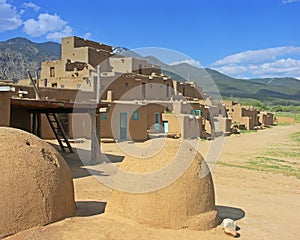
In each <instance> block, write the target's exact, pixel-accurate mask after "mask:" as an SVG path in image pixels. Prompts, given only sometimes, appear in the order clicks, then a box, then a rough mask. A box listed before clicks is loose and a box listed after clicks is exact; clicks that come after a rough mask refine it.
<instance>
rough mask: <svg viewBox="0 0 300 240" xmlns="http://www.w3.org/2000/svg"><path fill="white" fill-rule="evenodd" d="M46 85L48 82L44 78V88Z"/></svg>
mask: <svg viewBox="0 0 300 240" xmlns="http://www.w3.org/2000/svg"><path fill="white" fill-rule="evenodd" d="M47 85H48V80H47V78H45V79H44V87H47Z"/></svg>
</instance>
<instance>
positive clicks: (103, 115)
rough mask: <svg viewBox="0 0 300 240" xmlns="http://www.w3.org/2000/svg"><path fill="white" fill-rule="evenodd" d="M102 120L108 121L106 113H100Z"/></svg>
mask: <svg viewBox="0 0 300 240" xmlns="http://www.w3.org/2000/svg"><path fill="white" fill-rule="evenodd" d="M100 119H101V120H106V112H103V113H100Z"/></svg>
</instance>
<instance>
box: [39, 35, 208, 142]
mask: <svg viewBox="0 0 300 240" xmlns="http://www.w3.org/2000/svg"><path fill="white" fill-rule="evenodd" d="M99 70H100V71H99ZM39 85H40V86H43V87H47V88H65V89H66V88H68V89H79V88H80V89H81V91H87V92H88V91H94V89H98V90H97V91H99V99H101V101H102V102H104V103H107V104H110V106H111V110H109V111H108V112H107V113H105V114H102V115H105V117H104V116H102V118H101V125H102V129H101V131H100V135H101V137H104V138H111V137H114V138H116V136H117V139H124V140H126V139H127V140H129V139H130V140H134V141H141V140H146V139H147V134H148V133H153V132H154V133H158V132H164V131H165V130H164V128H163V124H164V123H163V119H162V113H163V112H165V111H166V110H172V107H173V105H172V101H174V100H180V99H188V100H193V101H200V100H203V92H202V89H201V88H200V87H199V86H197V85H196V84H195V83H193V82H184V83H182V82H177V81H175V80H173V79H171V78H170V77H168V76H165V75H164V74H162V73H161V69H160V67H159V66H156V65H153V64H150V63H148V62H147V61H145V60H143V59H137V58H134V57H124V56H120V55H116V54H114V53H113V50H112V47H111V46H108V45H105V44H101V43H96V42H93V41H88V40H85V39H82V38H78V37H67V38H63V39H62V59H61V60H56V61H50V62H44V63H43V64H42V72H41V79H40V80H39ZM98 85H99V86H98ZM130 101H131V102H130ZM121 102H122V104H121ZM136 102H139V104H141V102H142V105H143V106H141V107H140V109H139V110H138V111H140V115H139V116H143V117H145V116H147V121H146V122H145V123H143V124H142V123H141V122H142V119H143V120H145V119H144V118H141V119H139V120H134V121H135V122H134V123H135V125H137V126H140V127H139V129H140V130H139V131H137V132H138V134H139V135H137V134H134V133H133V132H132V131H131V130H130V129H131V127H130V122H131V121H133V120H132V118H131V115H132V112H133V110H132V109H134V108H136V107H135V105H136ZM167 102H169V104H168V103H167ZM154 103H156V104H154ZM120 104H121V105H120ZM115 106H118V108H115ZM119 106H123V107H124V108H125V109H124V110H122V109H120V107H119ZM116 109H118V111H116ZM125 110H126V111H125ZM113 111H114V114H116V115H117V116H119V119H118V120H116V121H115V123H116V125H114V126H112V124H111V123H110V121H109V119H112V117H113V116H112V115H111V114H112V112H113ZM146 113H147V114H146ZM135 114H136V113H135ZM189 114H190V113H189ZM205 117H208V115H207V114H206V115H203V116H202V117H201V119H202V120H201V121H200V122H201V124H199V123H198V124H197V125H198V126H199V127H200V129H201V131H205V124H203V122H204V121H203V119H204V118H205ZM65 118H66V119H68V120H66V121H69V122H70V118H69V117H65ZM104 118H106V119H104ZM79 119H80V117H79V118H78V124H80V123H79V122H80V120H79ZM124 122H125V123H126V124H127V125H126V130H123V131H125V132H126V134H123V135H122V134H121V133H120V132H121V130H120V126H119V125H120V123H124ZM107 123H109V124H107ZM139 124H140V125H139ZM69 125H71V124H69ZM83 125H85V123H83ZM114 128H116V129H119V130H118V131H119V133H116V134H112V132H113V129H114ZM69 132H70V131H69ZM121 135H122V136H121ZM200 135H201V134H200Z"/></svg>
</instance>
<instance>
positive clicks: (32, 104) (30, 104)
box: [11, 98, 109, 113]
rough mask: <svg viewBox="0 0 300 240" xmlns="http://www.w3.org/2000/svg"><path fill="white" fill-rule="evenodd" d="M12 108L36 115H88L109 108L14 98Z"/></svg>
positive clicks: (105, 105) (105, 106)
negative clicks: (25, 110)
mask: <svg viewBox="0 0 300 240" xmlns="http://www.w3.org/2000/svg"><path fill="white" fill-rule="evenodd" d="M11 106H12V107H20V108H25V109H27V110H28V111H29V112H35V113H73V112H74V113H88V112H93V111H95V112H99V109H100V108H107V107H108V106H109V104H107V103H98V104H96V103H89V102H84V103H74V102H62V101H55V100H35V99H29V98H12V99H11Z"/></svg>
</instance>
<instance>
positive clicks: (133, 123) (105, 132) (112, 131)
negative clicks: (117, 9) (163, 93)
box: [100, 103, 148, 141]
mask: <svg viewBox="0 0 300 240" xmlns="http://www.w3.org/2000/svg"><path fill="white" fill-rule="evenodd" d="M134 111H138V119H137V120H133V117H132V114H133V112H134ZM120 113H127V126H128V129H127V130H128V132H127V137H128V140H133V141H145V140H147V139H148V133H147V122H148V120H147V118H148V115H147V107H146V106H137V105H134V104H115V103H112V104H111V107H110V109H109V111H108V112H107V113H106V119H101V120H100V136H101V138H114V139H119V138H120V133H119V128H120Z"/></svg>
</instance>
